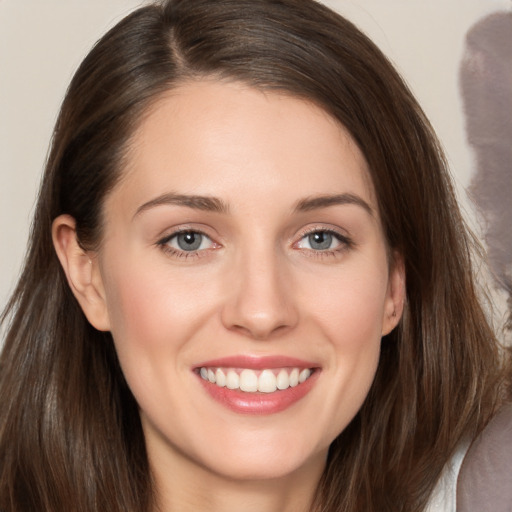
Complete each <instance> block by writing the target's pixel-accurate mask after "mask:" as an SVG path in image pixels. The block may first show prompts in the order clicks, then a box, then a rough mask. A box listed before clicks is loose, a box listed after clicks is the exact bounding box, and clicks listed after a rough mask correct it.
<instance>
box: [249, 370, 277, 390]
mask: <svg viewBox="0 0 512 512" xmlns="http://www.w3.org/2000/svg"><path fill="white" fill-rule="evenodd" d="M244 371H245V370H244ZM276 389H277V379H276V376H275V375H274V372H272V370H263V371H262V372H261V373H260V376H259V378H258V391H261V392H262V393H273V392H274V391H275V390H276Z"/></svg>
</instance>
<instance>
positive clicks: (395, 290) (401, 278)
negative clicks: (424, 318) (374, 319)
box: [382, 254, 405, 336]
mask: <svg viewBox="0 0 512 512" xmlns="http://www.w3.org/2000/svg"><path fill="white" fill-rule="evenodd" d="M404 302H405V265H404V261H403V258H402V256H400V255H398V254H395V255H394V258H393V265H392V267H391V269H390V272H389V281H388V290H387V295H386V303H385V306H384V318H383V320H382V336H385V335H386V334H389V333H390V332H391V331H392V330H393V329H394V328H395V327H396V326H397V325H398V322H400V319H401V318H402V313H403V311H404Z"/></svg>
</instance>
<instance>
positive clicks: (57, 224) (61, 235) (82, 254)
mask: <svg viewBox="0 0 512 512" xmlns="http://www.w3.org/2000/svg"><path fill="white" fill-rule="evenodd" d="M52 238H53V245H54V247H55V251H56V252H57V256H58V258H59V261H60V264H61V265H62V268H63V269H64V273H65V274H66V278H67V280H68V284H69V286H70V288H71V291H72V292H73V295H74V296H75V297H76V299H77V300H78V302H79V304H80V307H81V308H82V311H83V312H84V314H85V316H86V317H87V320H89V322H90V323H91V324H92V325H93V326H94V327H95V328H96V329H98V330H100V331H108V330H110V321H109V318H108V311H107V305H106V301H105V290H104V287H103V280H102V278H101V274H100V269H99V264H98V260H97V257H96V255H95V254H94V253H92V252H90V251H86V250H85V249H83V248H82V247H81V246H80V244H79V242H78V239H77V236H76V223H75V219H74V218H73V217H71V216H70V215H60V216H59V217H57V218H56V219H55V220H54V221H53V224H52Z"/></svg>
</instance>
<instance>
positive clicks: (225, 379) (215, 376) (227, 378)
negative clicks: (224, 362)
mask: <svg viewBox="0 0 512 512" xmlns="http://www.w3.org/2000/svg"><path fill="white" fill-rule="evenodd" d="M276 373H277V375H276ZM199 374H200V375H201V378H202V379H204V380H207V381H209V382H211V383H212V384H216V385H217V386H219V387H221V388H222V387H227V388H228V389H240V390H241V391H244V392H246V393H254V392H256V391H259V392H260V393H274V392H275V391H277V390H285V389H288V388H289V387H292V388H293V387H295V386H298V385H299V384H302V383H303V382H305V381H306V380H307V379H309V377H310V376H311V374H312V371H311V370H310V369H309V368H304V369H302V370H300V369H299V368H292V369H286V368H281V369H280V370H279V372H277V370H271V369H267V370H261V371H260V372H259V376H258V372H257V371H255V370H251V369H249V368H245V369H243V370H242V371H237V370H235V369H234V368H229V369H228V368H205V367H202V368H200V370H199Z"/></svg>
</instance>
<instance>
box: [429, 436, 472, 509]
mask: <svg viewBox="0 0 512 512" xmlns="http://www.w3.org/2000/svg"><path fill="white" fill-rule="evenodd" d="M468 447H469V443H467V442H466V443H461V445H460V446H459V448H457V450H456V451H455V453H454V454H453V456H452V458H451V459H450V460H449V461H448V463H447V464H446V466H445V468H444V469H443V472H442V473H441V477H440V478H439V481H438V482H437V485H436V486H435V488H434V491H433V492H432V495H431V497H430V500H429V503H428V505H427V508H426V509H425V512H456V510H457V478H458V476H459V471H460V467H461V465H462V461H463V460H464V457H465V455H466V452H467V450H468Z"/></svg>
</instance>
